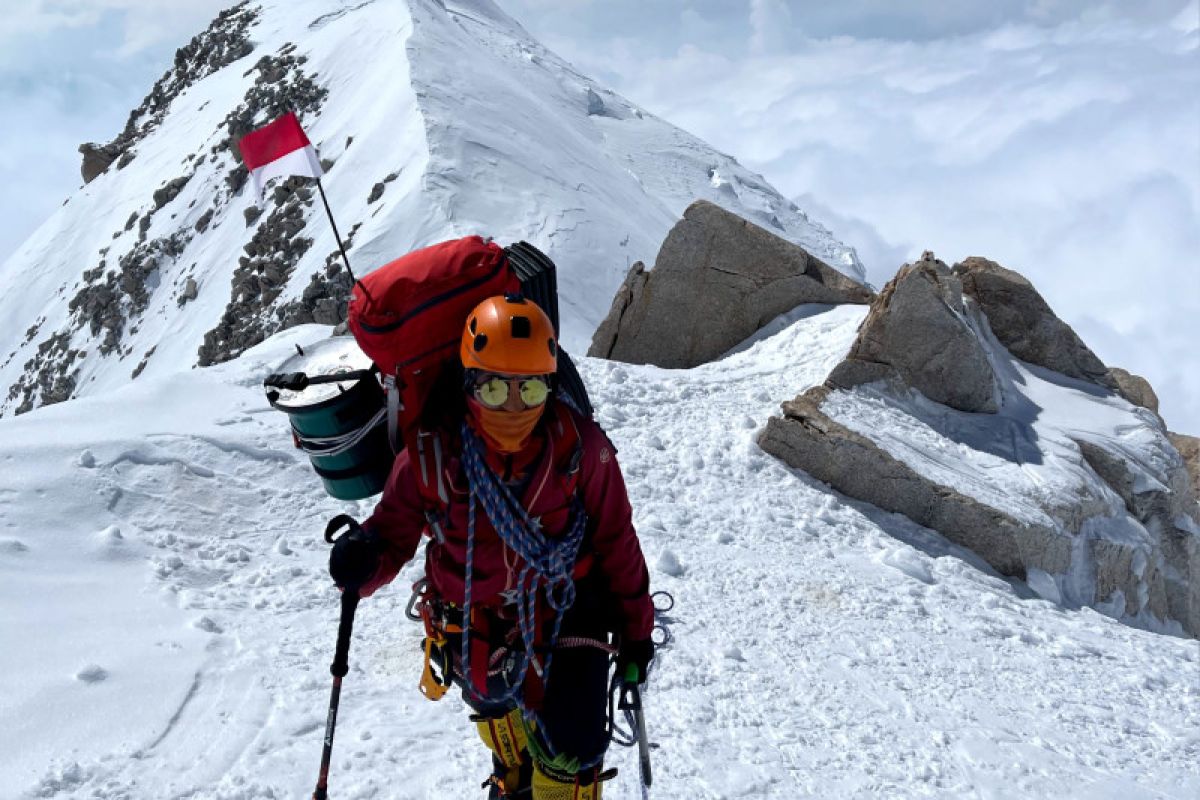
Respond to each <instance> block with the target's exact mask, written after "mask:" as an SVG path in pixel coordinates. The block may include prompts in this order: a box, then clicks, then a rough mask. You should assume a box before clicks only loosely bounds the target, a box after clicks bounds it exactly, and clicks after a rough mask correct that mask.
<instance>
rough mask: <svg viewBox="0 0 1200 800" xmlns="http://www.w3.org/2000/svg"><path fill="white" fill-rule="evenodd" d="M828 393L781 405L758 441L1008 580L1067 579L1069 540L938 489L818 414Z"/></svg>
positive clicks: (819, 390) (818, 389)
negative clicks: (974, 556) (1036, 575)
mask: <svg viewBox="0 0 1200 800" xmlns="http://www.w3.org/2000/svg"><path fill="white" fill-rule="evenodd" d="M829 391H830V390H829V388H828V387H816V388H814V389H811V390H810V391H808V392H806V393H805V394H802V395H800V396H799V397H797V398H796V399H795V400H792V401H789V402H786V403H784V404H783V414H784V416H783V418H778V417H773V418H771V419H770V420H769V421H768V423H767V427H766V428H765V429H764V430H763V432H762V433H761V434H760V435H759V439H758V444H759V446H760V447H762V449H763V450H765V451H766V452H768V453H770V454H771V455H773V456H775V457H776V458H779V459H781V460H783V461H784V462H786V463H787V464H790V465H791V466H793V467H799V468H800V469H803V470H804V471H805V472H807V473H808V474H809V475H812V476H813V477H814V478H816V479H817V480H820V481H824V482H826V483H828V484H830V485H831V486H833V487H835V488H836V489H837V490H838V491H841V492H843V493H845V494H847V495H849V496H851V497H854V498H857V499H859V500H866V501H867V502H869V503H871V504H872V505H875V506H878V507H879V508H882V509H884V510H885V511H892V512H896V513H899V514H903V515H905V516H906V517H908V518H909V519H911V520H913V521H914V522H917V523H918V524H921V525H924V526H925V527H927V528H932V529H934V530H936V531H938V532H939V533H941V534H942V535H944V536H945V537H946V538H947V539H950V540H951V541H953V542H956V543H958V544H961V545H963V546H965V547H969V548H970V549H971V550H973V551H974V552H976V553H978V554H979V555H980V556H981V557H983V558H984V559H985V560H986V561H987V562H988V563H989V564H991V565H992V566H993V567H995V568H996V569H997V570H999V571H1000V572H1002V573H1004V574H1005V575H1016V576H1018V577H1020V578H1022V579H1024V578H1025V575H1026V572H1027V570H1028V569H1029V568H1034V567H1036V568H1038V569H1042V570H1044V571H1046V572H1049V573H1057V572H1063V571H1065V570H1066V569H1067V567H1068V566H1069V565H1070V563H1071V541H1070V539H1069V538H1068V537H1066V536H1064V535H1062V534H1061V533H1059V532H1057V531H1055V530H1054V529H1053V528H1050V527H1041V526H1033V525H1028V524H1025V523H1022V522H1019V521H1017V520H1015V519H1013V518H1011V517H1009V516H1007V515H1005V514H1004V513H1002V512H1000V511H998V510H996V509H994V508H991V507H989V506H987V505H984V504H983V503H981V502H979V501H978V500H975V499H973V498H971V497H967V496H966V495H964V494H962V493H960V492H958V491H955V490H954V489H952V488H950V487H947V486H940V485H938V484H936V483H934V482H932V481H930V480H928V479H926V478H924V477H922V476H920V475H918V474H917V473H916V472H915V471H913V470H912V468H910V467H909V466H907V465H906V464H904V463H903V462H901V461H899V460H897V459H895V458H893V457H892V456H890V455H889V454H888V453H887V452H885V451H884V450H883V449H882V448H880V447H879V446H878V445H876V444H875V443H874V442H872V441H871V440H870V439H867V438H866V437H865V436H861V435H859V434H858V433H855V432H854V431H852V430H850V429H849V428H846V427H845V426H843V425H841V424H839V423H837V422H835V421H834V420H833V419H831V418H830V417H829V416H828V415H826V414H825V413H823V412H822V411H821V408H820V406H821V402H822V401H823V400H824V399H825V398H826V396H827V395H828V393H829Z"/></svg>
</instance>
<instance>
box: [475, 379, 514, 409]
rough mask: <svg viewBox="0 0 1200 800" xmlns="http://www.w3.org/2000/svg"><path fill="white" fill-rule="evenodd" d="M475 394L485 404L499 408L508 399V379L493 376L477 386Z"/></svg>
mask: <svg viewBox="0 0 1200 800" xmlns="http://www.w3.org/2000/svg"><path fill="white" fill-rule="evenodd" d="M475 396H476V397H478V398H479V400H480V402H482V403H483V404H484V405H488V406H492V407H494V408H499V407H500V406H502V405H504V404H505V402H507V400H508V381H505V380H501V379H500V378H491V379H489V380H486V381H484V382H483V383H481V384H479V385H478V386H476V387H475Z"/></svg>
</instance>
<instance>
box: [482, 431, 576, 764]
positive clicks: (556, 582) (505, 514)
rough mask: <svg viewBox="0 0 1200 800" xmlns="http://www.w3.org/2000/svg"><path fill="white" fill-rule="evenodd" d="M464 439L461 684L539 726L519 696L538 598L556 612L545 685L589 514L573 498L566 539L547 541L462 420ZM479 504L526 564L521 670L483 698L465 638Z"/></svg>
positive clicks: (521, 585) (520, 579)
mask: <svg viewBox="0 0 1200 800" xmlns="http://www.w3.org/2000/svg"><path fill="white" fill-rule="evenodd" d="M462 440H463V466H464V469H465V471H466V474H467V483H468V485H469V487H470V498H469V502H468V516H467V564H466V567H467V574H466V580H465V586H464V589H463V636H462V652H461V654H460V657H461V660H460V663H461V665H462V674H463V685H464V686H467V687H468V691H469V693H470V694H471V696H472V697H473V698H475V699H476V700H479V701H486V702H497V703H499V702H508V701H513V702H515V703H516V704H517V706H518V707H519V708H520V709H521V712H522V714H524V715H525V716H526V718H527V719H529V720H531V721H532V722H534V723H535V724H537V725H538V727H539V728H542V726H541V725H540V723H539V721H538V717H537V714H536V713H535V712H533V711H532V710H531V709H529V708H528V707H526V705H525V701H524V697H523V696H522V693H521V689H522V687H523V686H524V683H525V676H526V673H527V672H528V671H529V666H530V664H531V663H533V657H534V652H533V646H534V639H535V636H536V634H537V603H538V595H539V594H542V595H544V596H545V598H546V604H547V605H548V606H549V607H550V608H551V609H552V610H553V611H554V612H555V614H554V627H553V631H552V633H551V636H550V648H549V650H548V651H547V653H546V664H545V667H544V668H543V670H542V676H541V677H542V681H543V683H544V684H546V685H549V683H550V666H551V664H552V663H553V660H554V646H555V644H556V643H557V642H558V634H559V630H560V629H561V627H562V620H563V615H564V612H566V610H567V609H568V608H570V607H571V605H572V604H574V602H575V581H574V580H573V578H572V576H571V573H572V571H573V570H574V568H575V560H576V558H577V557H578V555H579V546H580V545H581V544H582V543H583V537H584V533H585V532H586V530H587V514H586V513H585V511H584V509H583V507H582V504H581V503H580V502H579V501H578V499H576V498H572V503H573V506H574V508H573V516H574V521H573V523H572V525H571V528H570V530H568V531H567V533H566V535H565V536H562V537H559V538H550V537H548V536H546V535H544V534H543V533H542V529H541V524H540V523H539V522H538V521H537V520H534V519H532V518H531V517H530V516H529V512H528V511H527V510H526V509H525V507H524V506H523V505H522V504H521V501H520V500H519V499H518V498H517V497H515V496H514V495H513V493H512V492H511V491H510V490H509V488H508V486H506V485H505V484H504V482H503V481H502V480H500V477H499V476H498V475H496V473H495V472H494V471H493V470H492V469H491V468H490V467H489V466H488V465H487V462H486V461H485V460H484V456H483V453H484V446H483V443H482V442H481V441H480V440H479V437H477V436H476V435H475V432H474V431H473V430H471V428H470V426H469V425H468V424H467V423H465V422H464V423H463V426H462ZM477 501H478V502H480V503H482V504H483V509H484V512H485V513H486V514H487V516H488V519H489V520H490V521H491V523H492V527H494V528H495V529H496V533H497V534H498V535H499V536H500V539H501V540H502V541H503V542H504V543H505V544H506V545H507V546H508V547H509V549H511V550H512V551H513V552H515V553H516V554H517V555H518V556H520V558H521V559H522V561H523V562H524V566H523V567H522V569H521V572H520V573H519V575H518V576H517V586H516V588H517V595H516V599H517V624H518V626H519V629H520V631H521V638H522V640H523V641H524V643H525V655H524V658H523V659H522V660H521V667H520V669H519V670H518V671H517V677H516V680H515V681H513V682H512V685H511V686H509V688H508V690H507V691H505V692H503V693H502V694H501V695H500V696H499V697H489V696H486V695H484V694H481V693H480V691H479V690H478V689H477V688H476V687H475V685H474V683H473V682H472V681H471V668H470V661H469V659H470V647H469V639H470V621H471V584H472V580H473V576H474V562H475V514H476V508H477V506H476V503H477ZM485 688H486V687H485ZM543 738H545V737H543ZM546 744H547V745H548V746H549V749H550V751H551V754H552V755H553V754H554V747H553V745H552V744H551V743H550V742H549V739H548V738H546Z"/></svg>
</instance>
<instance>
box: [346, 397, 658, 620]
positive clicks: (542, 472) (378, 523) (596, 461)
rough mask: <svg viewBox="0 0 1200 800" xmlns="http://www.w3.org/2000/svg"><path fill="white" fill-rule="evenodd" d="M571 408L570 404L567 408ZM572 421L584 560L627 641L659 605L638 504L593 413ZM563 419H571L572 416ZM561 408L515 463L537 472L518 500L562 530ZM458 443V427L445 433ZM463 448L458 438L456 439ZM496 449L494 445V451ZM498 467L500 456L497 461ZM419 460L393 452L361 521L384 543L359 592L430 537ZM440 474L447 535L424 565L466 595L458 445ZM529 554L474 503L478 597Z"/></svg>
mask: <svg viewBox="0 0 1200 800" xmlns="http://www.w3.org/2000/svg"><path fill="white" fill-rule="evenodd" d="M563 408H565V407H563ZM567 413H569V414H570V421H574V423H575V428H576V429H577V430H578V432H579V442H580V444H581V445H582V458H581V461H580V473H579V479H578V483H577V486H576V494H577V496H578V497H579V498H580V500H582V501H583V505H584V508H585V509H586V511H587V515H588V527H587V535H586V536H585V537H584V541H583V545H582V546H581V547H580V559H585V558H586V557H587V556H586V554H589V553H590V554H591V555H592V556H593V562H592V567H591V571H592V572H593V573H597V572H598V573H599V576H600V578H601V582H602V584H603V585H604V586H605V587H607V589H608V591H609V593H610V594H611V595H612V597H613V599H614V601H615V603H616V608H615V609H614V610H615V612H616V613H617V615H618V617H619V619H620V620H621V624H622V629H621V632H622V634H623V635H624V636H625V638H626V639H627V640H629V641H634V640H638V639H647V638H649V637H650V633H651V631H652V629H653V627H654V606H653V603H652V601H651V600H650V595H649V591H650V575H649V572H648V571H647V569H646V560H645V558H644V557H643V555H642V548H641V545H640V544H639V542H638V538H637V533H636V532H635V531H634V529H633V521H632V516H633V511H632V509H631V508H630V506H629V495H628V494H627V493H626V490H625V481H624V479H623V478H622V477H621V468H620V467H619V466H617V459H616V452H617V451H616V448H614V447H613V445H612V443H611V442H610V441H609V439H608V437H607V436H606V435H605V434H604V431H603V430H601V429H600V426H599V425H597V424H596V423H595V422H593V421H592V420H589V419H586V418H584V417H582V416H580V415H578V414H576V413H574V412H573V411H569V410H567ZM570 421H568V422H567V424H569V422H570ZM561 426H562V417H560V416H559V415H556V414H554V413H552V409H551V408H549V407H548V408H547V410H546V413H545V414H544V415H543V417H542V420H541V421H540V422H539V423H538V427H537V429H536V431H535V434H534V436H533V437H532V438H531V440H530V443H529V445H527V446H526V448H525V449H524V450H523V451H522V452H520V453H517V454H516V455H515V456H514V457H513V460H514V461H515V462H516V463H517V464H522V463H528V464H530V465H531V466H530V469H532V472H533V476H532V479H531V480H530V481H529V483H528V487H527V489H526V490H525V494H524V496H523V497H522V502H523V504H524V506H525V508H526V510H527V511H528V512H529V515H530V516H531V517H540V518H541V522H542V530H543V532H544V533H546V534H547V535H549V536H559V535H562V534H564V533H565V532H566V528H567V525H568V523H569V522H570V497H568V495H567V489H568V487H567V486H566V484H565V481H564V478H563V476H562V470H561V465H556V464H555V463H554V453H555V450H556V448H555V444H556V443H557V442H558V441H560V438H561V437H563V436H566V435H570V434H569V433H568V432H565V431H563V430H561V429H560V428H561ZM447 439H449V440H451V441H455V442H457V439H458V436H457V435H456V434H455V435H453V436H452V437H447ZM455 448H457V445H455ZM496 458H498V457H497V456H495V455H494V454H489V460H490V461H491V460H492V459H496ZM492 466H493V468H494V469H497V470H498V471H500V470H502V469H503V467H504V465H503V464H500V463H498V462H497V461H492ZM417 468H418V465H414V464H413V462H412V460H411V459H410V457H409V454H408V451H407V450H405V451H403V452H401V453H400V455H399V456H397V458H396V463H395V464H394V465H393V467H392V473H391V476H390V477H389V478H388V482H387V485H386V486H385V487H384V490H383V497H381V498H380V500H379V503H378V505H376V506H375V512H374V513H373V514H371V516H370V517H369V518H368V519H367V521H366V522H365V523H364V527H366V528H367V529H368V530H370V531H373V532H375V533H377V534H378V535H379V536H380V538H381V539H382V541H383V542H384V549H383V556H382V559H381V562H380V566H379V569H378V570H377V571H376V573H375V575H374V576H373V577H372V579H371V580H370V581H369V582H368V583H367V584H366V585H365V586H363V587H362V589H361V591H360V594H361V595H362V596H363V597H367V596H369V595H371V594H372V593H373V592H374V591H375V590H376V589H378V588H379V587H380V586H383V585H384V584H387V583H389V582H391V581H392V580H393V579H394V578H395V577H396V575H397V574H398V573H399V571H400V568H401V567H402V566H404V564H406V563H407V562H408V560H409V559H411V558H412V557H413V555H414V554H415V553H416V550H417V545H418V544H419V543H420V539H421V536H422V534H424V535H426V536H431V535H432V534H431V532H430V529H429V525H428V523H427V521H426V518H425V504H424V502H423V500H422V497H421V491H420V487H419V485H418V482H417V477H416V475H415V470H416V469H417ZM444 477H445V479H446V484H447V486H448V487H449V488H450V504H449V508H448V509H447V512H446V513H447V520H446V523H445V525H444V531H445V541H444V542H443V543H439V542H437V541H431V542H430V543H429V546H428V548H427V551H426V558H425V574H426V577H428V578H429V581H430V584H431V585H432V586H433V588H434V591H435V592H436V594H437V595H438V596H439V597H441V598H442V599H443V600H446V601H448V602H451V603H456V604H462V602H463V585H464V577H465V573H466V553H467V515H468V513H467V503H468V494H467V481H466V476H465V474H464V473H463V470H462V466H461V461H460V459H459V454H458V453H457V452H454V453H451V454H450V457H449V458H447V459H446V465H445V471H444ZM523 565H524V562H523V560H522V559H521V558H520V557H519V556H518V555H517V554H516V553H514V552H513V551H512V550H511V549H509V548H508V547H507V545H505V544H504V542H503V541H501V539H500V537H499V536H498V535H497V533H496V529H495V528H494V527H492V524H491V521H490V520H489V519H488V517H487V513H486V512H485V511H484V510H483V506H482V504H478V505H477V506H476V512H475V552H474V570H473V572H474V577H473V582H472V587H471V602H472V603H487V602H489V601H492V602H494V601H495V600H496V599H497V598H498V597H499V595H500V593H501V592H503V591H505V590H506V589H510V588H513V587H514V586H515V585H516V580H517V576H518V575H519V574H520V571H521V568H522V566H523Z"/></svg>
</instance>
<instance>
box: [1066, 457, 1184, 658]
mask: <svg viewBox="0 0 1200 800" xmlns="http://www.w3.org/2000/svg"><path fill="white" fill-rule="evenodd" d="M1076 444H1078V445H1079V452H1080V453H1081V454H1082V455H1083V457H1084V460H1086V461H1087V463H1088V465H1089V466H1090V467H1091V468H1092V469H1093V470H1094V471H1095V472H1096V474H1097V475H1098V476H1099V477H1100V479H1101V480H1103V481H1104V482H1105V483H1106V484H1107V485H1108V486H1109V487H1110V488H1111V489H1112V490H1113V491H1114V492H1116V494H1117V496H1118V497H1120V498H1121V502H1122V503H1124V505H1125V510H1126V511H1127V512H1128V513H1129V515H1130V516H1131V517H1133V518H1134V519H1135V520H1137V522H1138V523H1139V524H1140V525H1141V526H1142V527H1143V528H1144V529H1145V531H1146V533H1147V536H1148V537H1149V541H1148V542H1137V541H1113V540H1103V541H1101V540H1097V541H1094V542H1092V552H1093V555H1094V560H1095V565H1096V568H1095V569H1096V601H1097V602H1099V603H1110V602H1113V598H1115V597H1119V600H1120V603H1121V604H1122V605H1125V606H1126V610H1128V611H1131V612H1132V613H1136V612H1138V611H1142V610H1145V611H1149V612H1150V613H1151V614H1153V615H1154V616H1156V617H1158V618H1159V619H1173V620H1179V621H1180V622H1182V623H1183V625H1184V628H1185V629H1186V630H1188V632H1189V633H1191V634H1192V635H1193V636H1200V546H1198V545H1200V537H1198V536H1195V535H1192V534H1191V532H1190V530H1189V528H1190V527H1192V525H1193V524H1194V521H1193V518H1194V517H1196V516H1200V515H1197V513H1196V500H1195V495H1194V494H1193V491H1192V486H1191V479H1190V476H1189V475H1188V472H1187V469H1186V467H1185V466H1184V464H1183V463H1182V462H1179V463H1176V464H1175V465H1172V467H1170V468H1169V469H1168V471H1167V473H1166V475H1165V478H1166V480H1165V481H1159V480H1156V479H1153V478H1151V479H1149V480H1148V479H1147V478H1146V470H1145V469H1143V468H1141V467H1140V466H1139V465H1137V464H1135V463H1134V462H1131V460H1130V459H1129V457H1128V456H1127V455H1126V454H1124V453H1117V452H1114V451H1112V450H1109V449H1107V448H1105V447H1103V446H1102V445H1099V444H1097V443H1094V442H1088V441H1076ZM1142 587H1145V588H1144V590H1143V588H1142ZM1118 592H1120V594H1119V595H1118V594H1117V593H1118ZM1143 594H1144V597H1145V602H1144V605H1140V606H1139V607H1138V608H1136V609H1130V608H1128V606H1129V605H1130V604H1133V603H1139V602H1140V601H1139V596H1141V595H1143Z"/></svg>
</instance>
